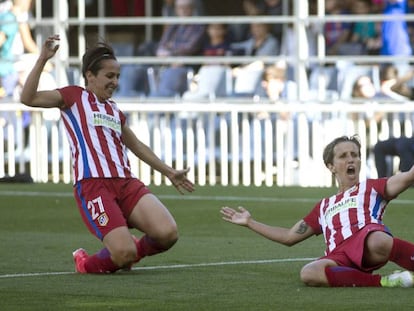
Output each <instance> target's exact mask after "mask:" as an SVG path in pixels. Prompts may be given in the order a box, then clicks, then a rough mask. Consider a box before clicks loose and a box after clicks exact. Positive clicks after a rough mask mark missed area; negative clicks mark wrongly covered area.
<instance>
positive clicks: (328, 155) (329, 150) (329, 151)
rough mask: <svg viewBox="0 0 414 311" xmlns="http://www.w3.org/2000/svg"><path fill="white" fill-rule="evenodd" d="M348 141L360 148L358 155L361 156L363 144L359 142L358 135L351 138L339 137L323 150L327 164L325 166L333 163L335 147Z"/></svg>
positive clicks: (324, 160)
mask: <svg viewBox="0 0 414 311" xmlns="http://www.w3.org/2000/svg"><path fill="white" fill-rule="evenodd" d="M347 141H349V142H351V143H354V144H355V145H356V146H357V147H358V153H359V155H360V156H361V142H360V140H359V136H358V135H352V136H349V137H348V136H341V137H337V138H335V139H334V140H333V141H331V142H330V143H329V144H328V145H327V146H326V147H325V149H324V150H323V162H324V163H325V166H328V164H332V163H333V158H334V148H335V146H336V145H337V144H339V143H343V142H347Z"/></svg>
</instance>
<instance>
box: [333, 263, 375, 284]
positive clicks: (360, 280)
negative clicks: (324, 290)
mask: <svg viewBox="0 0 414 311" xmlns="http://www.w3.org/2000/svg"><path fill="white" fill-rule="evenodd" d="M325 274H326V278H327V279H328V283H329V286H331V287H368V286H370V287H381V283H380V281H381V276H380V275H378V274H371V273H366V272H362V271H359V270H357V269H353V268H348V267H326V268H325Z"/></svg>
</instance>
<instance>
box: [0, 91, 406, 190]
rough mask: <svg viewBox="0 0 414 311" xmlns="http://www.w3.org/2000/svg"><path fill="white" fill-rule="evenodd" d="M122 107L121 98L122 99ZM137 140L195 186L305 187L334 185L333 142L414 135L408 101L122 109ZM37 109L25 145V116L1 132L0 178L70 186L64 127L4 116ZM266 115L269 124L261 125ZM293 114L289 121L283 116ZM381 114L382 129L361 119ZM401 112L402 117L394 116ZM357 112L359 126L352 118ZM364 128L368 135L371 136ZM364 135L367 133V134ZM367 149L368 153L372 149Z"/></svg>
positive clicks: (140, 170)
mask: <svg viewBox="0 0 414 311" xmlns="http://www.w3.org/2000/svg"><path fill="white" fill-rule="evenodd" d="M120 101H121V102H122V100H120ZM120 107H121V109H122V110H123V111H124V112H125V113H127V115H128V117H129V120H128V122H129V124H130V126H131V127H132V129H133V130H134V132H135V133H136V134H137V136H138V137H139V138H140V139H141V140H142V141H143V142H145V143H146V144H148V145H150V146H151V148H152V149H153V150H154V151H155V152H156V154H157V155H159V156H160V157H161V158H162V159H163V160H164V161H165V162H166V163H168V164H170V165H172V166H174V167H177V168H183V167H191V168H192V169H191V171H190V173H189V177H190V178H191V179H192V180H194V181H195V182H196V184H198V185H215V184H221V185H246V186H247V185H256V186H260V185H266V186H272V185H278V186H289V185H300V186H320V187H323V186H330V185H331V184H332V179H331V175H330V173H329V171H328V170H327V169H326V168H325V167H324V164H323V161H322V151H323V148H324V147H325V145H326V144H327V143H328V142H329V141H331V140H332V139H333V138H335V137H337V136H342V135H352V134H355V133H358V134H360V136H361V140H362V144H363V146H368V147H369V148H370V147H372V146H373V145H374V144H375V143H376V142H377V141H378V140H379V139H385V138H387V137H389V136H390V135H394V136H399V135H401V134H402V133H401V126H402V128H403V130H404V132H405V133H406V135H407V136H411V133H412V130H413V124H412V114H413V113H414V107H413V105H411V104H407V103H395V104H386V103H384V104H380V105H372V104H371V105H370V104H359V105H356V104H355V105H352V104H349V103H345V102H340V101H338V102H334V103H332V104H329V105H328V104H319V103H306V104H304V103H298V102H291V103H289V104H287V105H277V104H276V105H275V104H272V103H268V102H261V103H255V104H251V102H249V101H244V102H243V101H229V100H220V99H219V100H216V102H214V103H206V102H204V103H203V102H191V103H181V102H177V103H166V102H155V101H148V102H143V103H127V102H122V103H120ZM16 108H17V110H18V111H24V110H31V111H32V123H31V125H30V129H29V140H28V145H27V146H23V145H22V141H23V135H24V131H23V130H22V123H21V117H20V116H19V115H18V116H17V118H16V120H17V121H16V123H15V124H8V125H7V126H5V127H4V126H3V127H0V135H2V136H3V139H2V140H1V141H0V155H3V156H0V177H2V176H5V175H9V176H13V175H15V174H16V173H23V172H28V173H30V175H31V176H32V178H33V179H34V180H35V181H36V182H54V183H57V182H64V183H70V182H71V161H70V151H69V146H68V143H67V141H66V135H65V133H64V129H63V128H62V125H61V124H60V122H57V121H47V122H46V121H45V120H43V118H42V112H43V111H42V110H41V109H29V108H27V107H25V106H23V105H20V104H2V105H0V113H1V112H4V111H16ZM262 111H266V112H268V113H269V114H270V117H269V118H266V119H262V120H260V119H258V118H257V117H256V115H257V112H262ZM282 111H284V112H285V111H288V112H290V114H291V117H290V118H289V120H287V121H283V120H280V119H278V117H277V115H278V113H280V112H282ZM378 111H383V112H384V113H386V115H387V117H384V119H383V121H382V122H381V125H380V127H379V125H378V124H376V122H375V121H373V120H370V121H369V122H368V125H367V122H366V120H365V119H364V117H363V116H365V115H369V114H370V113H373V112H378ZM396 111H398V113H397V112H396ZM355 113H357V114H358V115H359V117H358V118H357V119H355V120H352V119H351V118H350V115H351V114H353V115H354V114H355ZM367 126H368V127H369V131H367ZM366 133H369V134H368V135H366ZM369 148H368V149H369ZM366 149H367V148H362V160H363V163H364V164H367V165H368V166H365V165H363V169H362V172H361V174H362V176H374V177H375V175H376V171H375V167H374V166H373V164H374V163H373V159H372V154H371V155H370V154H368V155H367V153H366ZM130 160H131V165H132V168H133V172H134V174H135V175H136V176H138V177H139V178H140V179H142V180H143V181H144V182H145V183H147V184H156V185H159V184H162V183H168V180H166V179H165V177H163V176H161V175H160V173H158V172H154V171H152V170H151V169H150V168H149V167H148V166H147V165H146V164H144V163H141V162H140V161H139V160H138V159H136V158H135V156H130Z"/></svg>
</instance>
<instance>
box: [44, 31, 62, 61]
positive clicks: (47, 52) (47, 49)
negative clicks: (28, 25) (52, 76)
mask: <svg viewBox="0 0 414 311" xmlns="http://www.w3.org/2000/svg"><path fill="white" fill-rule="evenodd" d="M59 40H60V38H59V35H53V36H50V37H48V38H47V39H46V41H45V43H44V44H43V46H42V51H41V52H40V55H41V56H42V57H43V58H44V59H47V60H48V59H50V58H52V57H53V56H54V55H55V54H56V51H57V50H58V49H59Z"/></svg>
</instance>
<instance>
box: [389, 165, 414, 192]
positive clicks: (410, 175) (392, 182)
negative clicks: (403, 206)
mask: <svg viewBox="0 0 414 311" xmlns="http://www.w3.org/2000/svg"><path fill="white" fill-rule="evenodd" d="M413 184H414V166H412V167H411V168H410V169H409V170H408V171H406V172H401V173H397V174H395V175H393V176H391V177H390V178H388V180H387V186H386V188H385V191H386V194H387V196H388V197H391V198H394V197H396V196H398V195H399V194H400V193H401V192H403V191H405V190H406V189H407V188H409V187H410V186H412V185H413Z"/></svg>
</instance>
